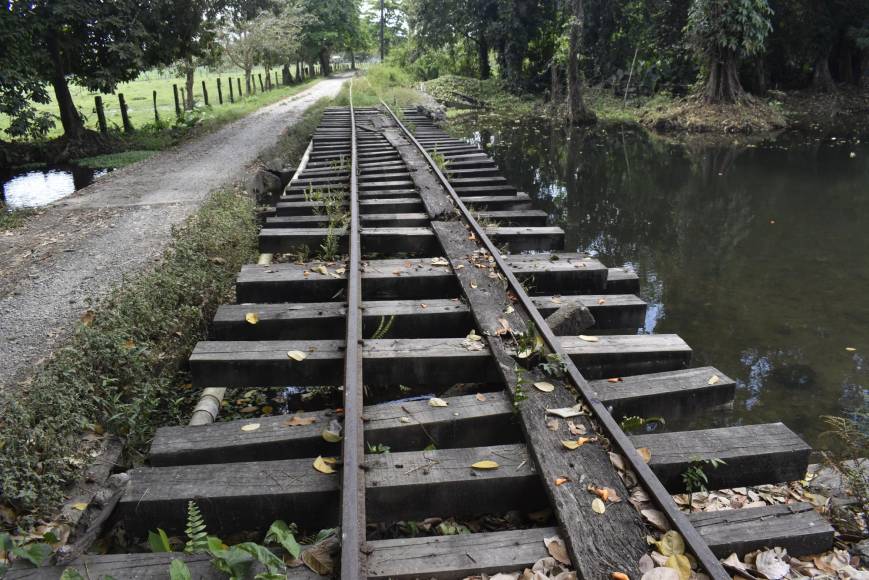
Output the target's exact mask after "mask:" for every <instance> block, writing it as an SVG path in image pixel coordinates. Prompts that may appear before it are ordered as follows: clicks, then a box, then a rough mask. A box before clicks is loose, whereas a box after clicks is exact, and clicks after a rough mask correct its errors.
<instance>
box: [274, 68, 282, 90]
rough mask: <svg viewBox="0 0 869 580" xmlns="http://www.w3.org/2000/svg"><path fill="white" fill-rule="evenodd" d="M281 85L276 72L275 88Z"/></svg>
mask: <svg viewBox="0 0 869 580" xmlns="http://www.w3.org/2000/svg"><path fill="white" fill-rule="evenodd" d="M280 84H281V83H279V82H278V71H275V86H278V85H280Z"/></svg>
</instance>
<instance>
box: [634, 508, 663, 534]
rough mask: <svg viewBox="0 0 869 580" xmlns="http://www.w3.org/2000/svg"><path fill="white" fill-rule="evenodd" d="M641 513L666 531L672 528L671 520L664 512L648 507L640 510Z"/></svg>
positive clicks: (654, 524)
mask: <svg viewBox="0 0 869 580" xmlns="http://www.w3.org/2000/svg"><path fill="white" fill-rule="evenodd" d="M640 513H641V514H642V515H643V517H644V518H646V521H647V522H649V523H650V524H652V525H653V526H655V527H656V528H658V529H659V530H661V531H664V532H666V531H667V530H669V529H670V522H669V520H667V516H665V515H664V512H662V511H658V510H653V509H647V510H640Z"/></svg>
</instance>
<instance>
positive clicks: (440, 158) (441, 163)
mask: <svg viewBox="0 0 869 580" xmlns="http://www.w3.org/2000/svg"><path fill="white" fill-rule="evenodd" d="M431 158H432V161H434V162H435V165H437V167H438V169H440V170H441V173H443V174H444V175H446V176H448V177H449V175H448V174H449V168H448V167H447V165H448V164H449V161H448V160H447V158H446V157H444V155H443V154H442V153H441V152H439V151H438V148H437V147H435V148H434V151H432V152H431Z"/></svg>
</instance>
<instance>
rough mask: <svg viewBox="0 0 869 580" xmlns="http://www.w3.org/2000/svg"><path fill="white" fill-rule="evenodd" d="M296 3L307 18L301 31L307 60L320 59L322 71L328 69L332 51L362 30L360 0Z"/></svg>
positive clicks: (311, 0)
mask: <svg viewBox="0 0 869 580" xmlns="http://www.w3.org/2000/svg"><path fill="white" fill-rule="evenodd" d="M299 5H300V7H301V9H302V10H304V12H305V13H306V14H308V15H309V16H310V21H309V22H308V23H307V25H306V26H304V28H303V31H302V46H303V52H304V53H305V58H306V60H309V61H313V60H318V61H320V69H321V71H322V73H323V74H324V75H325V74H329V72H330V71H331V66H330V64H329V63H330V60H331V58H332V53H333V52H335V51H337V50H344V49H346V48H348V44H352V40H351V39H352V38H353V37H354V35H355V34H358V33H359V31H360V30H361V26H360V23H359V18H360V1H359V0H300V2H299Z"/></svg>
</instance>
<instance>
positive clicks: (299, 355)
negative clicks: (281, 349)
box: [287, 350, 308, 362]
mask: <svg viewBox="0 0 869 580" xmlns="http://www.w3.org/2000/svg"><path fill="white" fill-rule="evenodd" d="M287 356H288V357H290V358H291V359H293V360H294V361H297V362H302V361H303V360H305V359H306V358H307V357H308V355H306V354H305V353H303V352H302V351H300V350H291V351H289V352H288V353H287Z"/></svg>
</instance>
